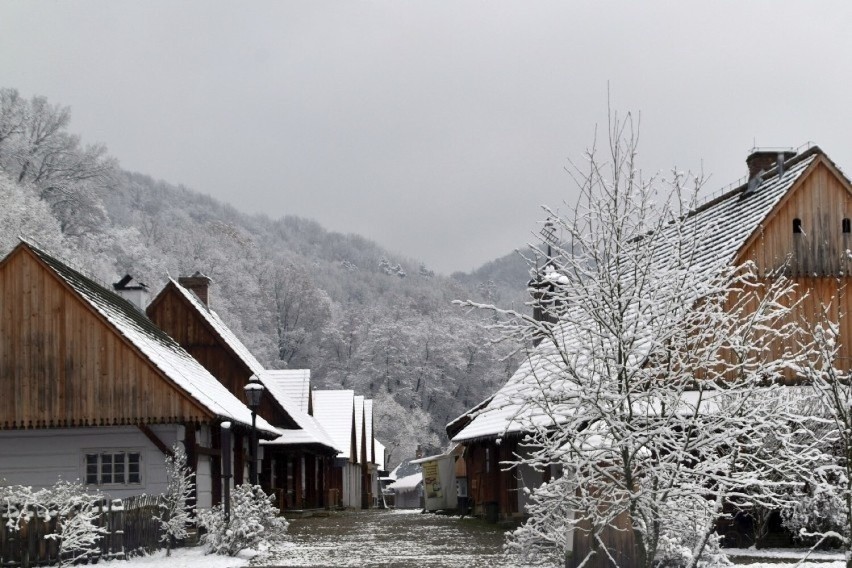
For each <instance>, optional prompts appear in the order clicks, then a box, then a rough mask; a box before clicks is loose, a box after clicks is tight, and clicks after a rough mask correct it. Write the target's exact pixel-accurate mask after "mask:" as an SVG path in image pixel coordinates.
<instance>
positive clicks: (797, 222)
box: [793, 219, 845, 235]
mask: <svg viewBox="0 0 852 568" xmlns="http://www.w3.org/2000/svg"><path fill="white" fill-rule="evenodd" d="M844 226H845V225H844ZM801 232H802V220H801V219H793V234H796V235H798V234H801Z"/></svg>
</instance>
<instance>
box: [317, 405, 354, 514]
mask: <svg viewBox="0 0 852 568" xmlns="http://www.w3.org/2000/svg"><path fill="white" fill-rule="evenodd" d="M357 398H359V397H356V396H355V391H351V390H317V391H314V392H313V405H314V416H315V417H316V419H317V421H318V422H319V423H320V424H321V425H322V426H323V428H324V429H325V431H326V432H328V434H329V436H331V439H332V440H334V444H335V447H336V448H337V450H338V452H339V453H338V455H337V458H336V459H335V461H334V467H333V468H332V470H331V472H330V475H329V484H328V487H329V494H330V497H329V503H330V504H331V505H332V506H339V507H346V508H348V509H360V508H362V507H363V505H364V503H363V489H362V483H363V464H364V461H363V460H364V456H365V454H366V445H365V444H364V443H363V431H364V430H363V424H364V412H363V406H364V405H363V397H360V398H361V411H360V412H358V411H357V410H356V408H357V404H356V399H357ZM359 430H360V433H359ZM362 448H363V452H362Z"/></svg>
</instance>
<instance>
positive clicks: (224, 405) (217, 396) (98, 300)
mask: <svg viewBox="0 0 852 568" xmlns="http://www.w3.org/2000/svg"><path fill="white" fill-rule="evenodd" d="M23 243H24V245H25V246H27V247H28V248H29V249H30V250H31V251H32V252H33V253H34V254H35V255H36V256H38V258H40V259H41V260H42V261H43V262H44V263H45V264H46V265H47V266H49V267H50V269H51V270H52V271H53V272H54V273H55V274H56V275H57V276H58V277H59V278H60V279H62V280H63V281H64V282H65V283H66V284H68V286H70V287H71V289H72V290H74V292H76V293H77V295H78V296H79V297H80V298H81V299H82V300H83V301H85V302H86V303H87V304H88V305H89V306H91V307H92V308H93V309H94V310H95V311H97V312H98V313H99V314H100V315H101V316H103V317H104V319H106V321H107V322H109V324H110V325H111V326H112V327H113V328H114V329H115V330H116V331H117V332H118V333H119V334H121V335H122V336H124V337H125V338H126V339H127V340H128V341H129V342H130V343H131V344H132V345H133V346H134V347H136V348H137V349H138V350H139V352H140V353H141V354H142V355H143V356H144V357H145V358H147V359H148V361H150V362H151V364H152V365H154V366H155V367H156V368H157V369H159V370H160V371H161V372H162V373H163V375H164V376H165V377H166V378H167V379H168V380H170V381H172V383H174V384H175V386H177V387H178V388H179V389H180V390H182V391H183V392H185V393H186V394H188V395H189V396H190V397H192V398H193V399H194V400H195V401H196V402H198V403H199V404H201V406H203V407H204V408H206V409H207V410H209V411H210V412H211V413H212V414H213V415H214V416H217V417H219V418H222V419H224V420H230V421H233V422H238V423H240V424H243V425H246V426H249V425H251V410H249V408H248V407H247V406H246V405H244V404H243V403H242V402H240V401H239V399H237V397H235V396H234V395H233V394H231V392H230V391H229V390H228V389H226V388H225V387H224V386H223V385H222V383H220V382H219V381H218V380H217V379H216V378H215V377H214V376H213V375H211V374H210V373H209V372H208V371H207V369H205V368H204V367H203V366H202V365H201V364H200V363H199V362H198V361H196V360H195V358H193V357H192V355H190V354H189V353H187V352H186V351H185V350H184V349H183V348H182V347H181V346H180V345H178V343H177V342H176V341H175V340H174V339H172V338H171V337H170V336H169V335H167V334H166V333H165V332H164V331H162V330H161V329H160V328H159V327H157V326H156V325H155V324H154V323H153V322H152V321H151V320H149V319H148V318H147V317H145V315H144V314H143V313H142V312H140V311H139V310H138V309H137V308H136V307H135V306H134V305H133V304H131V303H130V302H128V301H127V300H125V299H124V298H122V297H120V296H118V295H117V294H115V293H113V292H112V291H110V290H107V289H106V288H104V287H103V286H101V285H100V284H98V283H97V282H95V281H94V280H92V279H90V278H88V277H87V276H85V275H83V274H81V273H80V272H78V271H76V270H74V269H73V268H71V267H69V266H67V265H66V264H65V263H63V262H61V261H60V260H58V259H56V258H54V257H53V256H51V255H50V254H48V253H47V252H45V251H43V250H41V249H40V248H39V247H37V246H35V245H33V244H32V243H29V242H27V241H23ZM257 427H258V428H259V429H260V430H262V431H264V432H266V433H268V434H275V435H278V434H279V431H278V430H277V429H276V428H274V427H273V426H271V425H270V424H269V423H268V422H266V420H264V419H263V418H261V417H259V416H258V417H257Z"/></svg>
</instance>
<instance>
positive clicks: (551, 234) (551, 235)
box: [540, 217, 559, 262]
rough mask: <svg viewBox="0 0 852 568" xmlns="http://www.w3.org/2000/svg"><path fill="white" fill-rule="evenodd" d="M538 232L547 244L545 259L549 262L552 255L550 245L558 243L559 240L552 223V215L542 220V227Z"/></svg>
mask: <svg viewBox="0 0 852 568" xmlns="http://www.w3.org/2000/svg"><path fill="white" fill-rule="evenodd" d="M540 234H541V238H542V239H543V240H544V242H545V243H546V244H547V260H548V262H550V259H551V258H552V257H553V251H552V250H551V245H555V244H558V243H559V240H558V239H557V238H556V225H554V223H553V218H552V217H548V218H547V221H545V222H544V228H543V229H542V230H541V233H540Z"/></svg>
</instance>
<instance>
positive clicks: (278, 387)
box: [258, 371, 338, 453]
mask: <svg viewBox="0 0 852 568" xmlns="http://www.w3.org/2000/svg"><path fill="white" fill-rule="evenodd" d="M281 373H282V371H267V372H265V373H263V374H261V375H259V376H258V378H259V379H260V382H261V383H263V385H264V387H266V389H267V390H268V391H269V394H271V395H272V397H273V398H274V399H275V401H276V402H277V403H278V404H279V405H280V406H281V408H282V409H283V410H284V411H285V412H286V413H287V414H289V415H290V417H291V418H292V419H293V421H294V422H295V423H296V425H297V426H298V427H299V429H281V432H282V434H281V437H280V438H277V439H275V440H271V441H269V442H265V444H268V445H277V446H291V445H297V444H316V445H319V446H323V447H325V448H327V449H329V450H331V451H332V452H333V453H337V452H338V450H337V447H336V445H335V442H334V440H332V438H331V436H329V435H328V433H327V432H326V431H325V429H324V428H323V427H322V425H321V424H320V423H319V421H318V420H317V419H315V418H314V417H313V416H311V415H309V414H308V413H307V402H305V410H304V411H303V410H302V409H301V408H299V404H300V400H299V399H300V398H301V396H300V395H301V389H293V388H291V387H292V384H290V383H289V382H288V381H280V380H275V378H276V377H277V378H280V374H281ZM295 374H297V375H298V376H299V377H304V376H305V372H304V371H295ZM294 392H295V394H296V398H297V400H293V398H292V395H293V394H294Z"/></svg>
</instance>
